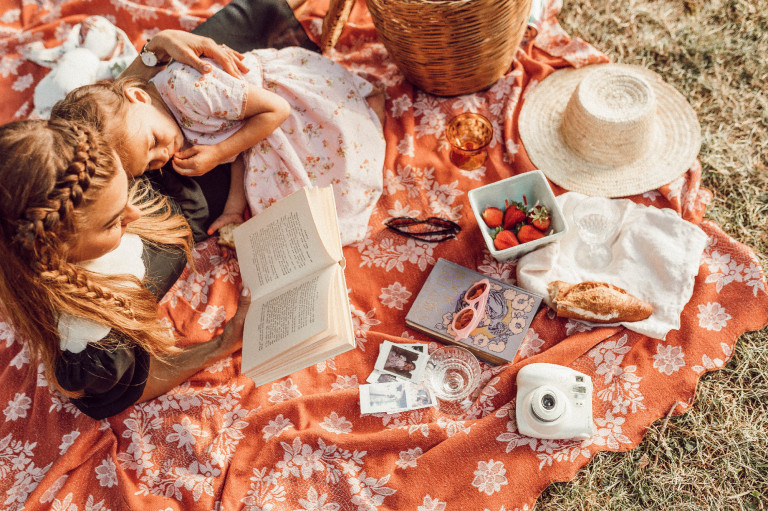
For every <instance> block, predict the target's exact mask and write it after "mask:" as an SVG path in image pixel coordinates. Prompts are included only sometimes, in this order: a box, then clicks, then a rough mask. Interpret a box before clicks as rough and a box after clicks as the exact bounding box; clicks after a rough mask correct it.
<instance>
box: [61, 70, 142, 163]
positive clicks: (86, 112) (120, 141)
mask: <svg viewBox="0 0 768 511" xmlns="http://www.w3.org/2000/svg"><path fill="white" fill-rule="evenodd" d="M147 86H148V82H147V81H145V80H141V79H139V78H129V77H125V78H118V79H117V80H102V81H100V82H96V83H94V84H90V85H83V86H82V87H78V88H76V89H74V90H72V91H70V92H69V93H68V94H67V95H66V97H65V98H64V99H62V100H61V101H59V102H57V103H56V104H55V105H54V106H53V109H52V110H51V119H65V120H68V121H75V122H80V123H84V124H87V125H88V126H92V127H93V128H94V129H96V131H98V132H99V133H101V134H102V136H103V137H104V139H105V140H106V141H107V143H108V144H110V145H111V146H112V149H114V150H116V151H117V154H118V155H119V156H120V159H121V160H122V161H123V162H125V161H126V154H125V145H124V144H125V143H126V137H125V127H124V126H125V124H124V123H123V122H122V121H123V119H125V110H126V108H127V106H128V99H127V98H126V97H125V90H126V89H127V88H128V87H138V88H140V89H144V90H147Z"/></svg>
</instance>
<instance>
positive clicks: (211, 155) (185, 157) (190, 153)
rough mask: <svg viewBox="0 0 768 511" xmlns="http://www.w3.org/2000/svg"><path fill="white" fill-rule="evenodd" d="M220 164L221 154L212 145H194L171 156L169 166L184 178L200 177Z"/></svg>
mask: <svg viewBox="0 0 768 511" xmlns="http://www.w3.org/2000/svg"><path fill="white" fill-rule="evenodd" d="M219 163H221V154H220V153H219V150H218V149H217V148H216V146H213V145H194V146H192V147H190V148H188V149H184V150H183V151H179V152H178V153H176V154H174V155H173V158H172V159H171V164H172V165H173V168H174V170H175V171H176V172H178V173H179V174H182V175H184V176H202V175H203V174H205V173H207V172H208V171H209V170H211V169H213V168H214V167H216V165H218V164H219Z"/></svg>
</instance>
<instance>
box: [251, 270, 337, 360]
mask: <svg viewBox="0 0 768 511" xmlns="http://www.w3.org/2000/svg"><path fill="white" fill-rule="evenodd" d="M341 271H342V269H341V266H340V265H338V264H333V265H332V266H330V267H328V268H326V269H324V270H322V271H320V272H318V273H316V274H314V275H312V276H310V277H309V278H305V279H303V280H300V281H298V282H296V283H293V284H290V285H287V286H282V287H281V288H280V289H279V290H277V291H275V292H273V293H270V294H268V295H266V296H263V297H261V298H259V299H256V300H254V301H252V302H251V305H250V307H249V308H248V313H247V315H246V317H245V326H244V329H243V357H242V372H243V373H246V372H248V371H249V370H251V369H252V368H254V367H256V366H259V365H260V364H262V363H264V362H266V361H269V360H270V359H271V358H273V357H275V356H276V355H277V354H279V353H282V352H286V351H289V350H290V349H291V348H292V347H294V346H296V345H299V344H302V343H303V342H305V341H307V340H308V339H312V338H315V337H317V336H320V335H321V334H324V333H326V332H328V330H329V329H330V328H331V323H332V321H331V320H332V318H331V304H332V303H334V300H332V298H333V296H335V295H336V294H338V292H339V291H338V288H337V286H333V285H332V283H333V282H334V280H337V279H338V275H337V273H338V272H341ZM332 293H334V294H333V295H332ZM294 356H295V354H294Z"/></svg>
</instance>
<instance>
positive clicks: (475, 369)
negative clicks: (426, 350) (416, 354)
mask: <svg viewBox="0 0 768 511" xmlns="http://www.w3.org/2000/svg"><path fill="white" fill-rule="evenodd" d="M480 374H481V369H480V362H478V360H477V358H476V357H475V356H474V355H473V354H472V353H471V352H470V351H468V350H466V349H464V348H461V347H459V346H445V347H443V348H440V349H438V350H435V351H434V352H433V353H432V354H431V355H430V356H429V360H428V361H427V366H426V369H425V371H424V381H425V383H426V384H427V386H429V388H430V390H432V393H433V394H434V396H435V398H436V399H437V408H438V409H439V410H440V411H441V412H443V413H445V414H448V415H459V414H462V413H464V412H466V410H467V409H468V408H469V407H470V406H471V405H472V395H473V393H474V392H475V390H476V389H477V387H478V385H479V383H480Z"/></svg>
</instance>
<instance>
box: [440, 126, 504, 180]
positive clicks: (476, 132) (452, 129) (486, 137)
mask: <svg viewBox="0 0 768 511" xmlns="http://www.w3.org/2000/svg"><path fill="white" fill-rule="evenodd" d="M445 136H446V138H447V139H448V143H449V144H450V145H451V152H450V155H449V157H450V160H451V163H453V164H454V165H456V166H457V167H459V168H460V169H462V170H474V169H476V168H478V167H480V166H481V165H482V164H483V163H485V159H486V158H487V157H488V152H487V151H486V148H487V147H488V144H490V143H491V140H493V125H492V124H491V121H489V120H488V119H486V118H485V117H483V116H482V115H480V114H475V113H464V114H459V115H457V116H456V117H454V118H453V119H451V121H450V122H449V123H448V127H447V128H446V129H445Z"/></svg>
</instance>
